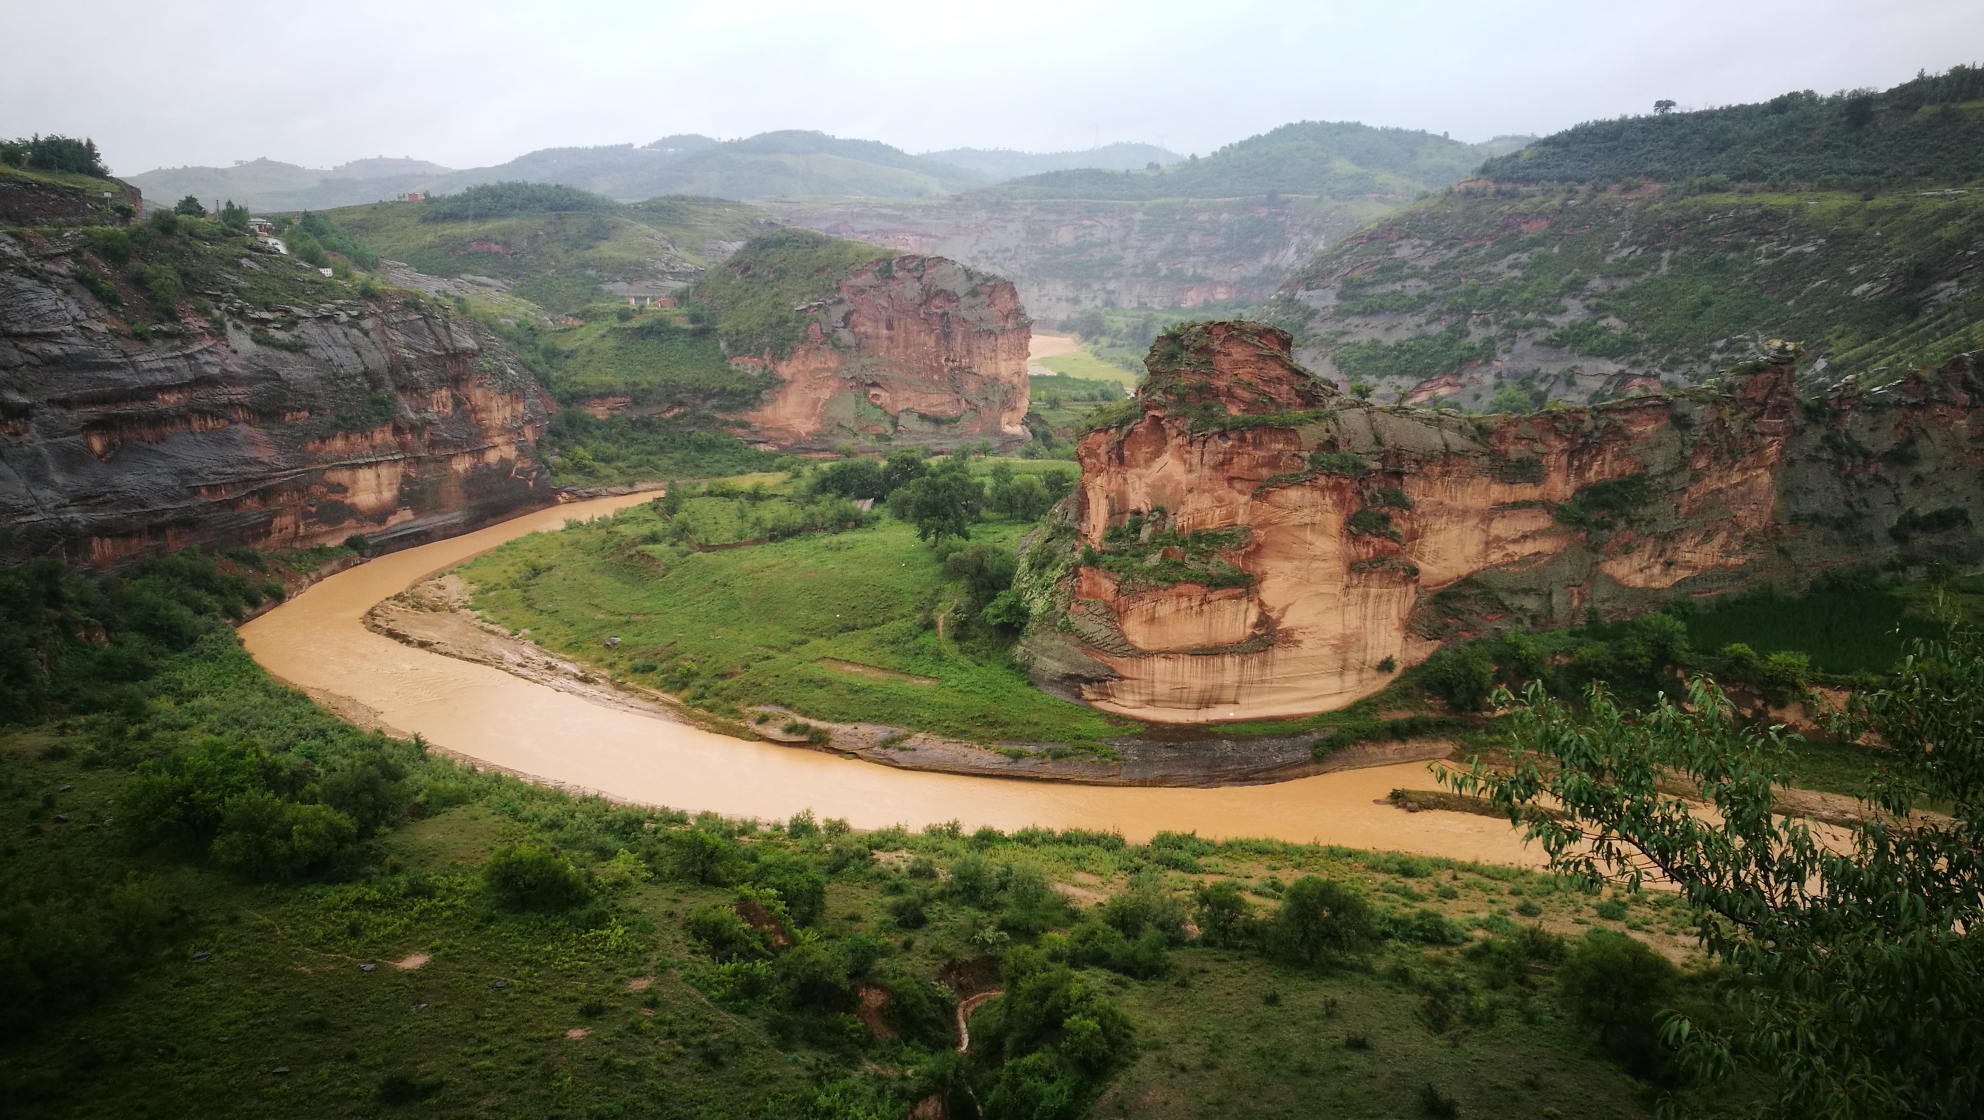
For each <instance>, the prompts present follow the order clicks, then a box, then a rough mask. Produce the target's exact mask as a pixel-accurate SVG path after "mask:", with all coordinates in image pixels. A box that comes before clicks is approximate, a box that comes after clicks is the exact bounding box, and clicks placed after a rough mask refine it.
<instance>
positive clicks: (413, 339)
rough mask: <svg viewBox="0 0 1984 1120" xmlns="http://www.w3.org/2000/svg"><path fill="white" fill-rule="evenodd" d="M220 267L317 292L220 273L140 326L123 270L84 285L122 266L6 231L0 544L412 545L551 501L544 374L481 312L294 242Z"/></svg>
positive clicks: (113, 555) (85, 550) (101, 551)
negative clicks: (387, 282)
mask: <svg viewBox="0 0 1984 1120" xmlns="http://www.w3.org/2000/svg"><path fill="white" fill-rule="evenodd" d="M228 267H229V268H232V269H234V270H236V271H237V272H238V273H239V274H240V275H243V276H257V277H258V280H259V279H260V277H263V276H268V275H270V274H271V270H277V271H280V273H281V276H282V278H283V282H284V283H285V284H287V285H288V288H286V289H284V290H290V291H294V292H296V293H303V292H311V293H316V298H314V299H312V300H310V301H309V302H308V303H307V304H306V303H303V302H297V303H290V304H281V305H273V306H255V305H251V304H249V303H246V302H243V301H242V300H241V299H239V298H238V297H237V296H235V295H234V294H232V293H231V292H230V290H228V289H227V288H226V287H224V286H216V287H214V288H213V289H211V290H209V291H206V292H204V293H199V292H195V293H190V294H193V295H201V294H203V295H204V296H205V297H206V298H208V299H211V300H212V301H213V303H212V304H210V305H209V306H210V307H211V310H210V311H209V312H208V313H207V314H198V313H195V312H194V310H193V309H192V308H191V307H189V306H186V305H181V306H180V307H179V308H178V309H177V314H176V315H175V316H174V317H173V318H172V320H171V321H167V322H159V323H152V324H147V323H146V322H144V320H143V319H140V318H138V317H136V316H134V315H133V310H134V309H136V308H139V307H143V306H145V303H146V297H145V294H144V293H143V292H142V291H141V290H139V289H136V288H133V287H131V286H130V284H129V282H128V281H126V280H123V279H119V280H117V281H116V282H115V283H116V285H117V286H118V288H119V290H120V292H121V298H120V299H118V300H115V301H113V304H110V305H106V304H105V303H104V302H103V300H102V299H99V298H98V297H97V296H94V295H92V294H91V293H90V290H89V289H87V288H85V287H84V286H83V285H81V284H79V283H77V277H78V276H81V275H82V274H83V273H84V272H85V270H91V271H93V272H94V273H95V274H96V275H97V276H99V277H101V276H103V275H104V274H110V275H118V273H117V272H116V271H115V270H114V269H113V268H112V267H111V266H110V265H108V264H107V263H106V262H104V261H102V260H101V259H98V258H96V257H95V256H94V255H93V251H92V249H91V242H90V241H89V240H88V238H87V237H86V235H84V234H82V233H68V232H56V231H48V232H43V233H35V234H23V235H20V236H19V237H18V238H16V237H5V236H0V560H9V561H11V560H18V559H22V558H25V557H28V556H34V555H47V554H59V555H67V556H70V557H73V558H76V559H82V560H88V561H90V562H93V563H99V564H110V563H116V562H118V561H120V560H124V559H127V558H130V557H133V556H138V555H142V554H146V553H150V552H156V551H162V550H166V549H176V548H182V547H186V546H188V545H216V546H227V545H240V544H245V545H253V546H261V547H269V548H295V547H301V546H307V545H311V544H316V543H322V542H335V541H340V540H343V539H344V538H345V537H346V536H348V535H350V534H353V533H359V534H363V535H365V536H366V537H367V538H368V539H370V540H372V541H373V542H375V543H381V544H387V545H392V544H397V543H411V542H413V541H417V540H422V539H427V538H431V537H438V536H447V535H451V534H453V533H458V532H462V531H465V530H467V529H470V528H473V527H475V526H477V525H479V524H482V523H485V522H488V521H492V520H495V519H498V518H500V517H503V516H506V515H508V514H510V513H512V512H515V511H518V510H521V509H526V508H530V507H531V506H535V505H542V504H545V503H547V502H549V501H551V500H553V494H552V492H551V484H550V480H549V476H548V473H547V472H546V471H545V469H544V468H543V467H542V465H540V464H539V463H538V461H537V459H536V456H535V453H534V450H533V446H532V445H533V443H534V441H535V440H536V438H537V436H538V435H539V434H540V433H541V432H542V431H543V428H544V424H545V421H546V410H545V404H544V398H543V394H542V391H541V390H540V389H539V387H538V386H537V384H536V382H535V381H534V380H533V379H532V378H531V376H530V374H529V373H528V372H527V371H526V370H525V369H524V368H523V366H522V365H521V363H519V362H517V361H516V360H515V359H514V357H513V356H511V355H509V354H507V353H506V352H505V351H504V350H503V349H502V348H501V346H500V345H498V344H497V343H495V342H494V340H492V339H491V338H489V337H488V336H487V335H486V334H484V333H483V332H482V331H481V329H480V328H479V327H477V326H476V325H475V324H474V323H472V322H470V321H468V320H467V319H465V318H462V317H460V316H454V315H450V314H448V313H446V312H445V311H443V310H440V309H437V308H434V307H432V306H422V305H418V304H415V303H413V302H411V301H406V300H401V299H399V298H395V297H373V298H371V299H360V298H354V297H355V294H354V293H353V292H352V291H351V289H349V288H348V287H346V286H344V285H339V284H334V283H333V282H331V281H327V280H321V278H319V277H318V276H317V274H316V270H315V269H313V268H309V267H308V266H306V265H303V264H302V263H301V262H297V261H293V260H291V259H289V258H287V257H267V258H264V259H263V260H261V261H251V260H248V259H246V258H242V259H240V260H231V259H230V262H229V264H228ZM250 270H253V271H252V272H251V271H250ZM233 278H234V277H231V276H229V275H227V274H225V273H223V274H222V275H221V276H219V277H218V278H217V281H218V283H219V284H220V285H225V284H226V283H227V282H228V281H229V280H230V279H233ZM97 282H98V284H99V285H101V284H104V283H106V282H105V281H102V280H101V279H99V280H98V281H97ZM293 298H298V299H299V300H300V298H301V297H300V295H298V296H296V297H293ZM151 317H152V315H151V313H149V312H148V313H147V314H146V316H145V318H147V319H148V318H151ZM134 324H135V325H134ZM139 328H143V330H142V331H141V330H139ZM141 335H148V337H140V336H141Z"/></svg>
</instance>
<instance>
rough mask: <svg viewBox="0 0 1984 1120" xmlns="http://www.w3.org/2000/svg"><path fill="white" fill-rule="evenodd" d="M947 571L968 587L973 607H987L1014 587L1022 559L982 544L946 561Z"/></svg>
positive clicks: (993, 546)
mask: <svg viewBox="0 0 1984 1120" xmlns="http://www.w3.org/2000/svg"><path fill="white" fill-rule="evenodd" d="M944 571H945V572H946V573H948V574H949V575H950V576H951V577H952V578H953V579H956V580H959V581H960V582H962V583H963V584H964V586H965V590H966V591H967V592H968V593H969V594H970V596H971V602H972V605H973V606H976V607H983V606H984V605H985V604H987V603H989V602H991V601H992V600H993V599H994V598H996V597H997V596H998V595H999V593H1000V592H1002V591H1005V590H1006V589H1007V588H1009V587H1011V586H1012V585H1013V576H1014V575H1015V574H1016V573H1018V571H1019V558H1018V557H1016V556H1014V555H1013V553H1012V551H1011V550H1009V549H1006V548H1003V547H1001V546H999V545H993V544H986V543H985V542H983V541H980V542H978V543H976V544H969V545H966V546H965V547H963V548H961V549H959V550H957V551H956V552H953V553H951V554H950V556H948V557H946V558H945V560H944Z"/></svg>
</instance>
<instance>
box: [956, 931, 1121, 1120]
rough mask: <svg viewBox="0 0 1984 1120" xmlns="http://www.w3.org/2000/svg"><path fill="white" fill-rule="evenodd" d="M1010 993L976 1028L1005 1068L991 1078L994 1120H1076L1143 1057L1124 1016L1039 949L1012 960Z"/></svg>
mask: <svg viewBox="0 0 1984 1120" xmlns="http://www.w3.org/2000/svg"><path fill="white" fill-rule="evenodd" d="M1002 971H1003V973H1004V977H1005V981H1006V993H1005V995H1003V996H1001V997H1000V998H998V999H996V1000H993V1001H992V1002H990V1003H988V1004H986V1005H985V1007H984V1009H983V1010H981V1011H980V1012H979V1013H978V1016H977V1017H976V1018H975V1019H974V1020H973V1022H972V1035H973V1040H974V1041H973V1047H972V1049H973V1051H974V1054H975V1053H976V1051H977V1049H978V1047H977V1040H978V1039H980V1038H982V1039H984V1042H985V1046H986V1049H987V1051H988V1052H989V1053H991V1054H993V1055H995V1056H996V1057H997V1058H998V1059H1000V1060H1001V1062H1002V1064H1001V1065H1000V1066H999V1067H998V1068H997V1069H996V1070H994V1071H993V1073H992V1074H991V1076H990V1077H988V1078H987V1079H986V1082H985V1086H984V1092H983V1094H982V1095H981V1098H980V1099H982V1100H983V1101H984V1116H985V1117H986V1120H1074V1118H1076V1117H1079V1116H1081V1115H1083V1114H1084V1113H1085V1112H1086V1111H1087V1108H1088V1106H1089V1104H1090V1102H1092V1101H1093V1100H1094V1099H1095V1097H1096V1096H1097V1095H1099V1094H1100V1093H1101V1091H1102V1089H1103V1088H1104V1087H1105V1086H1106V1085H1107V1084H1108V1082H1109V1078H1110V1076H1111V1075H1113V1074H1114V1073H1115V1072H1116V1071H1117V1070H1119V1069H1121V1068H1122V1067H1123V1066H1125V1065H1127V1064H1128V1063H1129V1062H1130V1061H1131V1059H1133V1058H1134V1057H1135V1056H1136V1051H1137V1044H1136V1034H1135V1028H1133V1027H1132V1026H1131V1024H1130V1020H1129V1018H1128V1017H1127V1016H1125V1015H1124V1014H1123V1012H1122V1011H1121V1010H1120V1009H1118V1008H1117V1007H1116V1005H1115V1004H1114V1003H1112V1002H1110V1001H1109V1000H1108V999H1107V998H1105V997H1103V996H1102V995H1101V994H1100V993H1098V992H1096V991H1095V990H1094V989H1093V988H1091V987H1089V986H1088V985H1087V984H1085V983H1084V982H1083V981H1082V980H1081V978H1080V977H1077V976H1076V975H1075V974H1074V973H1073V972H1071V971H1069V970H1068V969H1067V968H1066V967H1064V966H1058V965H1054V964H1051V963H1050V962H1049V961H1048V960H1047V958H1046V957H1045V956H1044V955H1043V954H1041V953H1039V952H1037V951H1035V950H1032V949H1015V950H1014V951H1012V952H1010V953H1008V954H1007V955H1006V961H1005V967H1004V969H1003V970H1002Z"/></svg>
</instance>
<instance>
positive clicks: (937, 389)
mask: <svg viewBox="0 0 1984 1120" xmlns="http://www.w3.org/2000/svg"><path fill="white" fill-rule="evenodd" d="M811 312H812V316H813V320H812V322H811V324H810V325H809V327H808V340H807V342H806V343H805V344H803V345H801V346H800V347H799V348H798V349H797V350H795V351H794V352H793V353H791V354H790V355H787V356H785V357H783V358H775V357H774V356H772V355H765V356H761V357H740V358H735V359H733V362H738V363H749V364H753V365H757V366H760V367H763V366H767V365H768V366H770V368H771V369H772V371H773V372H774V373H776V374H778V376H779V377H780V379H781V380H782V381H783V382H784V384H783V385H782V386H780V387H779V389H778V390H777V391H776V392H775V393H774V394H773V395H772V397H771V399H770V400H768V401H766V402H765V403H764V404H763V405H761V406H760V407H758V408H757V409H754V410H753V411H751V412H747V413H745V414H744V419H745V420H746V421H748V422H749V423H750V424H751V425H752V427H753V429H754V433H755V435H756V436H757V437H759V438H761V439H765V440H768V441H770V442H771V443H773V444H776V445H778V446H781V447H795V448H801V449H825V448H831V447H833V446H835V445H836V444H840V443H844V442H848V441H850V440H853V441H861V440H864V439H867V438H868V437H873V436H887V437H889V438H890V439H891V440H899V441H901V442H904V443H919V444H926V445H930V446H935V447H944V446H949V445H954V444H957V443H963V442H968V441H973V440H978V439H991V440H992V441H993V442H994V443H1002V442H1003V443H1013V442H1019V441H1024V440H1025V439H1026V438H1027V431H1026V426H1025V424H1024V423H1023V421H1024V420H1025V418H1026V410H1027V376H1026V363H1027V344H1028V339H1029V337H1030V335H1031V330H1030V327H1031V323H1030V321H1029V320H1028V319H1027V315H1026V310H1025V309H1024V308H1022V307H1021V306H1020V302H1019V296H1018V295H1017V294H1016V293H1015V292H1014V291H1013V285H1012V283H1011V282H1009V281H1006V280H1002V279H1000V278H998V277H996V276H989V275H986V274H984V273H981V272H976V271H974V270H972V269H968V268H966V267H964V266H963V265H961V264H958V263H957V262H956V261H950V260H945V259H944V258H942V257H919V256H905V257H895V258H891V259H887V260H880V261H875V262H873V263H871V264H868V265H865V266H863V267H862V268H860V269H858V270H856V271H855V273H854V274H853V275H851V276H849V277H848V278H847V279H845V280H843V281H841V283H840V286H839V288H838V290H837V291H836V293H835V295H834V297H833V298H832V299H830V300H826V301H823V302H822V303H820V304H819V305H817V306H815V307H814V308H812V309H811Z"/></svg>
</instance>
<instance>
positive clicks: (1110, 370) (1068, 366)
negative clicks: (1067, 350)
mask: <svg viewBox="0 0 1984 1120" xmlns="http://www.w3.org/2000/svg"><path fill="white" fill-rule="evenodd" d="M1036 364H1038V365H1043V366H1046V367H1047V368H1048V369H1051V370H1053V371H1054V372H1055V373H1056V374H1058V375H1060V376H1062V377H1077V378H1083V379H1086V380H1089V381H1112V382H1115V383H1116V384H1118V385H1121V386H1122V387H1123V388H1124V389H1126V390H1128V389H1135V388H1136V387H1137V380H1138V377H1137V375H1136V374H1135V373H1132V372H1131V371H1129V370H1127V369H1124V368H1123V367H1122V366H1119V365H1116V364H1115V363H1113V362H1105V361H1103V360H1102V359H1101V358H1098V357H1096V356H1095V355H1094V354H1091V353H1089V352H1088V351H1087V350H1077V351H1075V352H1074V353H1072V354H1056V355H1055V356H1054V357H1051V358H1041V359H1039V361H1038V362H1037V363H1036ZM1036 380H1038V379H1036Z"/></svg>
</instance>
